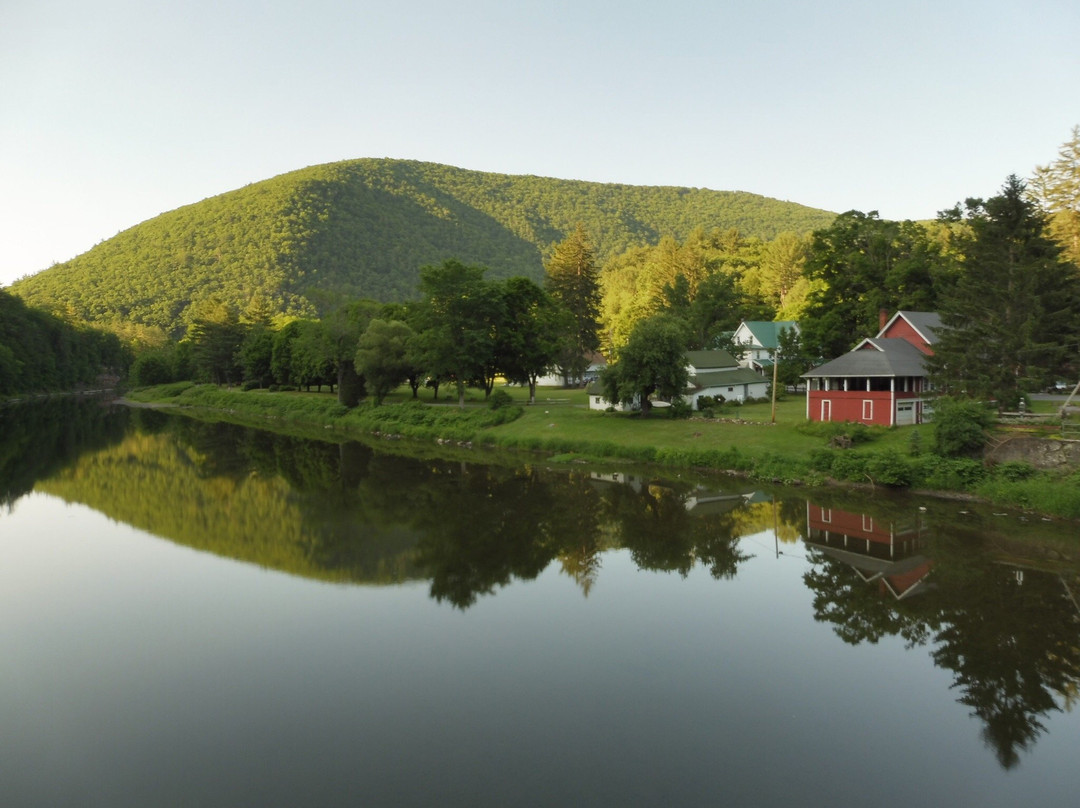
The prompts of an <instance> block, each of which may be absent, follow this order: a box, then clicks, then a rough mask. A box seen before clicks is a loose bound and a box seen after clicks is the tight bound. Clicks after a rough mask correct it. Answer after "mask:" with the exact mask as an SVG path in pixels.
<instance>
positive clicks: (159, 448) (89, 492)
mask: <svg viewBox="0 0 1080 808" xmlns="http://www.w3.org/2000/svg"><path fill="white" fill-rule="evenodd" d="M315 446H318V445H317V444H316V445H315ZM321 448H322V450H323V451H324V452H333V453H337V452H338V451H339V447H337V446H333V445H330V444H327V445H326V446H325V447H321ZM290 459H291V460H292V462H293V463H294V464H298V465H301V466H303V465H305V460H304V459H303V458H301V457H299V455H294V456H292V457H291V458H290ZM313 460H314V459H313V458H311V457H309V458H307V461H306V464H307V465H309V466H313V467H315V468H318V467H319V466H320V465H322V464H319V463H317V462H312V461H313ZM230 465H231V464H230V462H229V460H228V455H226V454H225V453H223V452H222V451H221V448H220V447H218V448H217V449H216V450H213V449H211V448H210V447H209V446H207V447H200V446H199V445H198V444H197V442H181V441H178V440H176V439H175V438H174V437H173V436H171V435H169V434H167V433H163V434H141V433H134V434H131V435H129V436H128V437H127V438H125V439H124V440H123V441H121V442H120V443H118V444H116V445H114V446H111V447H109V448H107V449H103V450H101V451H98V452H95V453H91V454H87V455H84V456H83V457H82V458H81V459H80V460H79V461H78V463H76V464H75V465H73V466H71V467H69V468H67V469H65V470H63V471H62V472H60V473H59V474H57V475H56V476H55V477H53V478H52V479H50V480H48V481H45V482H42V483H39V485H38V489H39V490H42V491H45V492H47V493H50V494H53V495H55V496H58V497H61V498H63V499H65V500H67V501H74V502H80V503H83V504H86V505H88V506H89V507H92V508H94V509H95V510H98V511H101V512H102V513H104V514H106V515H107V516H109V517H110V518H112V519H115V520H117V521H120V522H124V523H127V524H130V525H132V526H134V527H137V528H139V529H141V530H146V531H148V532H150V533H153V534H155V535H157V536H161V537H163V538H167V539H169V540H171V541H174V542H177V543H178V544H184V545H187V546H189V547H193V548H196V549H199V550H206V551H209V552H212V553H215V554H217V555H221V556H225V557H227V558H234V559H237V560H240V561H247V562H250V563H255V564H259V565H260V566H263V567H268V568H271V569H276V570H281V571H283V572H289V573H293V574H297V575H303V576H306V577H312V578H319V579H324V580H332V581H354V582H370V583H374V582H377V583H388V582H394V581H401V580H404V579H406V578H410V577H414V576H415V574H416V573H415V570H414V569H413V567H412V564H411V553H412V548H413V546H414V545H415V542H416V536H415V534H414V533H413V532H412V531H409V530H407V529H404V528H402V527H400V526H393V525H392V526H389V527H387V528H377V527H373V526H372V525H371V524H370V523H368V522H366V520H360V519H356V518H351V519H350V518H349V513H343V509H342V507H341V505H342V503H341V502H334V501H333V497H332V496H325V495H321V496H318V497H313V495H312V494H310V493H303V492H300V491H298V490H297V488H296V487H295V486H294V485H293V484H291V483H290V482H288V481H286V479H285V477H284V476H282V475H280V474H272V473H264V472H260V471H258V470H256V469H253V468H252V467H251V464H250V463H248V462H245V463H241V464H239V465H238V466H234V467H233V468H229V466H230ZM215 467H217V468H215ZM331 493H332V492H331ZM347 510H348V509H346V511H347ZM352 516H353V517H355V516H356V514H355V513H353V514H352ZM343 549H344V550H345V551H344V552H343Z"/></svg>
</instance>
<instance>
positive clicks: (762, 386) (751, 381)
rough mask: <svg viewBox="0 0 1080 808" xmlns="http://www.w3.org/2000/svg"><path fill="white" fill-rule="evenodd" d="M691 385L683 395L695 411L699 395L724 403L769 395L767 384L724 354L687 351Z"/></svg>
mask: <svg viewBox="0 0 1080 808" xmlns="http://www.w3.org/2000/svg"><path fill="white" fill-rule="evenodd" d="M686 364H687V370H689V371H690V383H689V387H688V388H687V391H686V394H685V395H684V396H683V398H685V399H686V400H687V401H688V402H689V403H690V406H691V407H693V408H694V409H697V403H698V399H699V398H701V397H702V396H723V397H724V400H725V401H746V400H747V399H749V398H764V397H765V396H767V395H768V394H769V381H768V379H765V378H763V377H762V376H760V375H759V374H757V373H755V372H754V371H752V370H750V369H749V368H745V367H740V366H739V362H738V360H736V359H735V357H733V356H732V355H731V354H729V353H728V352H727V351H687V353H686Z"/></svg>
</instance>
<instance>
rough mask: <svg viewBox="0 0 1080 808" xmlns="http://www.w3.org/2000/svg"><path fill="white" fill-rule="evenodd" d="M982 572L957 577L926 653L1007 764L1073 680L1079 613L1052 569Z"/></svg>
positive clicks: (1077, 676)
mask: <svg viewBox="0 0 1080 808" xmlns="http://www.w3.org/2000/svg"><path fill="white" fill-rule="evenodd" d="M985 573H986V574H985V576H983V580H981V581H980V582H978V583H975V582H973V581H972V580H971V578H970V576H964V577H963V579H962V580H961V581H960V582H959V585H958V586H957V587H956V589H955V592H956V598H955V600H956V601H957V603H956V605H955V606H953V608H951V609H950V610H949V612H948V624H947V625H946V626H945V627H944V628H943V630H942V631H941V632H940V633H939V634H938V635H937V637H936V638H935V639H936V640H937V641H938V643H939V647H938V648H937V649H936V650H935V651H934V652H933V658H934V662H935V663H936V664H937V665H939V666H941V667H943V668H948V669H950V670H952V671H955V673H956V683H955V687H957V688H958V689H959V691H960V692H961V694H962V695H961V697H960V699H959V700H960V702H961V703H963V704H966V705H967V706H969V707H971V708H972V711H973V712H974V714H975V715H977V716H978V717H979V718H980V719H982V721H983V723H984V728H983V739H984V740H985V741H986V743H987V745H989V746H991V747H992V748H993V749H994V752H995V754H996V755H997V758H998V762H999V763H1000V764H1001V765H1002V766H1003V767H1004V768H1011V767H1012V766H1015V765H1016V764H1017V763H1018V762H1019V752H1020V751H1021V750H1028V749H1030V747H1031V746H1032V745H1033V744H1034V742H1035V741H1036V740H1037V739H1038V737H1039V735H1040V734H1041V733H1042V732H1043V731H1045V727H1044V725H1043V723H1042V718H1043V717H1044V716H1046V715H1048V714H1050V713H1052V712H1055V711H1058V710H1059V709H1060V708H1059V707H1058V705H1057V699H1056V698H1055V694H1058V695H1060V696H1062V697H1064V696H1065V695H1066V694H1067V693H1068V692H1069V691H1070V690H1071V689H1072V688H1075V686H1076V683H1077V682H1078V681H1080V615H1078V614H1077V613H1076V611H1075V609H1074V607H1073V605H1072V603H1071V602H1070V601H1069V600H1068V599H1067V598H1066V597H1065V592H1064V589H1063V587H1062V585H1061V580H1060V579H1059V578H1058V577H1057V576H1056V575H1051V574H1049V573H1042V574H1039V573H1032V572H1030V571H1028V572H1026V573H1025V572H1022V571H1020V570H1013V569H1008V568H1005V567H1000V566H995V567H993V568H990V569H987V570H985ZM1021 581H1022V583H1021Z"/></svg>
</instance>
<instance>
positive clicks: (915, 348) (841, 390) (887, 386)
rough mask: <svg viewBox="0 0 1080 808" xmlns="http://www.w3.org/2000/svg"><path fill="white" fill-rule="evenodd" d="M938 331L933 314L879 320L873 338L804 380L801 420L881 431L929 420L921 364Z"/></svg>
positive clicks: (912, 313)
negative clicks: (850, 423)
mask: <svg viewBox="0 0 1080 808" xmlns="http://www.w3.org/2000/svg"><path fill="white" fill-rule="evenodd" d="M883 314H884V313H883ZM940 328H941V318H940V317H939V316H938V315H937V314H934V313H933V312H925V311H898V312H897V313H896V314H894V315H893V316H892V319H890V320H888V321H887V322H886V321H885V317H884V316H883V317H882V323H881V330H880V331H879V332H878V335H877V336H876V337H873V338H867V339H864V340H863V341H862V342H860V343H859V344H858V345H856V346H855V348H854V350H851V351H849V352H848V353H846V354H844V355H843V356H841V357H839V358H837V359H834V360H832V361H831V362H826V363H825V364H824V365H821V366H820V367H816V368H814V369H813V370H811V371H809V372H808V373H804V374H803V378H805V379H806V380H807V392H806V417H807V418H809V419H810V420H811V421H858V422H860V423H864V424H881V425H883V426H897V425H904V424H921V423H922V422H923V421H924V420H929V415H930V411H931V410H930V407H929V406H928V405H927V402H926V400H925V396H926V394H927V393H928V392H929V383H928V382H927V378H926V367H925V362H926V357H927V356H929V355H931V354H933V349H932V348H931V346H932V345H933V344H934V343H935V342H936V341H937V335H936V332H937V330H938V329H940Z"/></svg>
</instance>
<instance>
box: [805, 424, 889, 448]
mask: <svg viewBox="0 0 1080 808" xmlns="http://www.w3.org/2000/svg"><path fill="white" fill-rule="evenodd" d="M795 429H796V430H797V431H798V432H801V433H802V434H804V435H813V436H815V437H819V438H825V440H827V441H830V442H832V441H836V440H837V439H838V438H847V439H848V440H849V441H850V442H851V445H852V446H854V445H857V444H860V443H869V442H870V441H873V440H876V439H877V437H878V435H880V434H881V432H882V431H883V430H882V428H881V427H868V426H867V425H866V424H859V423H855V422H854V421H806V422H805V423H802V424H799V425H798V426H796V427H795Z"/></svg>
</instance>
